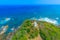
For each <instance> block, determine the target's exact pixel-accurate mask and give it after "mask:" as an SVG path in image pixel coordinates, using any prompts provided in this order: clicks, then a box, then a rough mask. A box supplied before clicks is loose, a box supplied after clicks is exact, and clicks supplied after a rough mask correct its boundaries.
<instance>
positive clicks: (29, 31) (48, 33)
mask: <svg viewBox="0 0 60 40" xmlns="http://www.w3.org/2000/svg"><path fill="white" fill-rule="evenodd" d="M34 22H37V24H38V25H37V27H34ZM38 35H40V37H41V38H42V39H43V40H60V28H58V27H57V26H55V25H53V24H51V23H47V22H44V21H35V20H26V21H24V22H23V23H22V25H21V26H20V28H18V30H17V31H16V32H15V33H14V35H13V36H12V40H28V39H34V38H36V37H38Z"/></svg>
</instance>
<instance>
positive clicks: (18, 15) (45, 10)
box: [0, 5, 60, 28]
mask: <svg viewBox="0 0 60 40" xmlns="http://www.w3.org/2000/svg"><path fill="white" fill-rule="evenodd" d="M40 16H41V17H49V18H52V19H55V18H56V17H58V18H60V5H34V6H33V5H26V6H25V5H24V6H23V5H17V6H0V18H1V19H2V18H6V17H10V18H14V19H15V20H14V21H13V20H11V21H10V22H8V23H6V24H4V25H7V24H8V25H9V26H10V27H9V28H12V27H13V26H14V25H15V27H16V28H17V25H20V24H21V23H22V22H23V21H24V20H25V19H30V18H32V17H36V18H39V17H40ZM1 19H0V20H1ZM12 22H13V23H12ZM58 22H60V19H59V20H58ZM14 23H15V24H14Z"/></svg>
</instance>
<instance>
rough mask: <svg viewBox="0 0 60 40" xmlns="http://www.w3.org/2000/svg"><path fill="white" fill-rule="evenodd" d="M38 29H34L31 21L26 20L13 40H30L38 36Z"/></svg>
mask: <svg viewBox="0 0 60 40" xmlns="http://www.w3.org/2000/svg"><path fill="white" fill-rule="evenodd" d="M38 33H39V31H38V29H37V28H35V27H34V25H33V24H32V22H31V21H30V20H26V21H25V22H24V23H23V24H22V25H21V26H20V28H19V29H18V30H17V31H16V32H15V33H14V36H13V37H12V40H28V39H32V38H35V37H37V36H38Z"/></svg>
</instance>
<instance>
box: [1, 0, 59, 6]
mask: <svg viewBox="0 0 60 40" xmlns="http://www.w3.org/2000/svg"><path fill="white" fill-rule="evenodd" d="M25 4H28V5H29V4H60V0H0V5H25Z"/></svg>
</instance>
